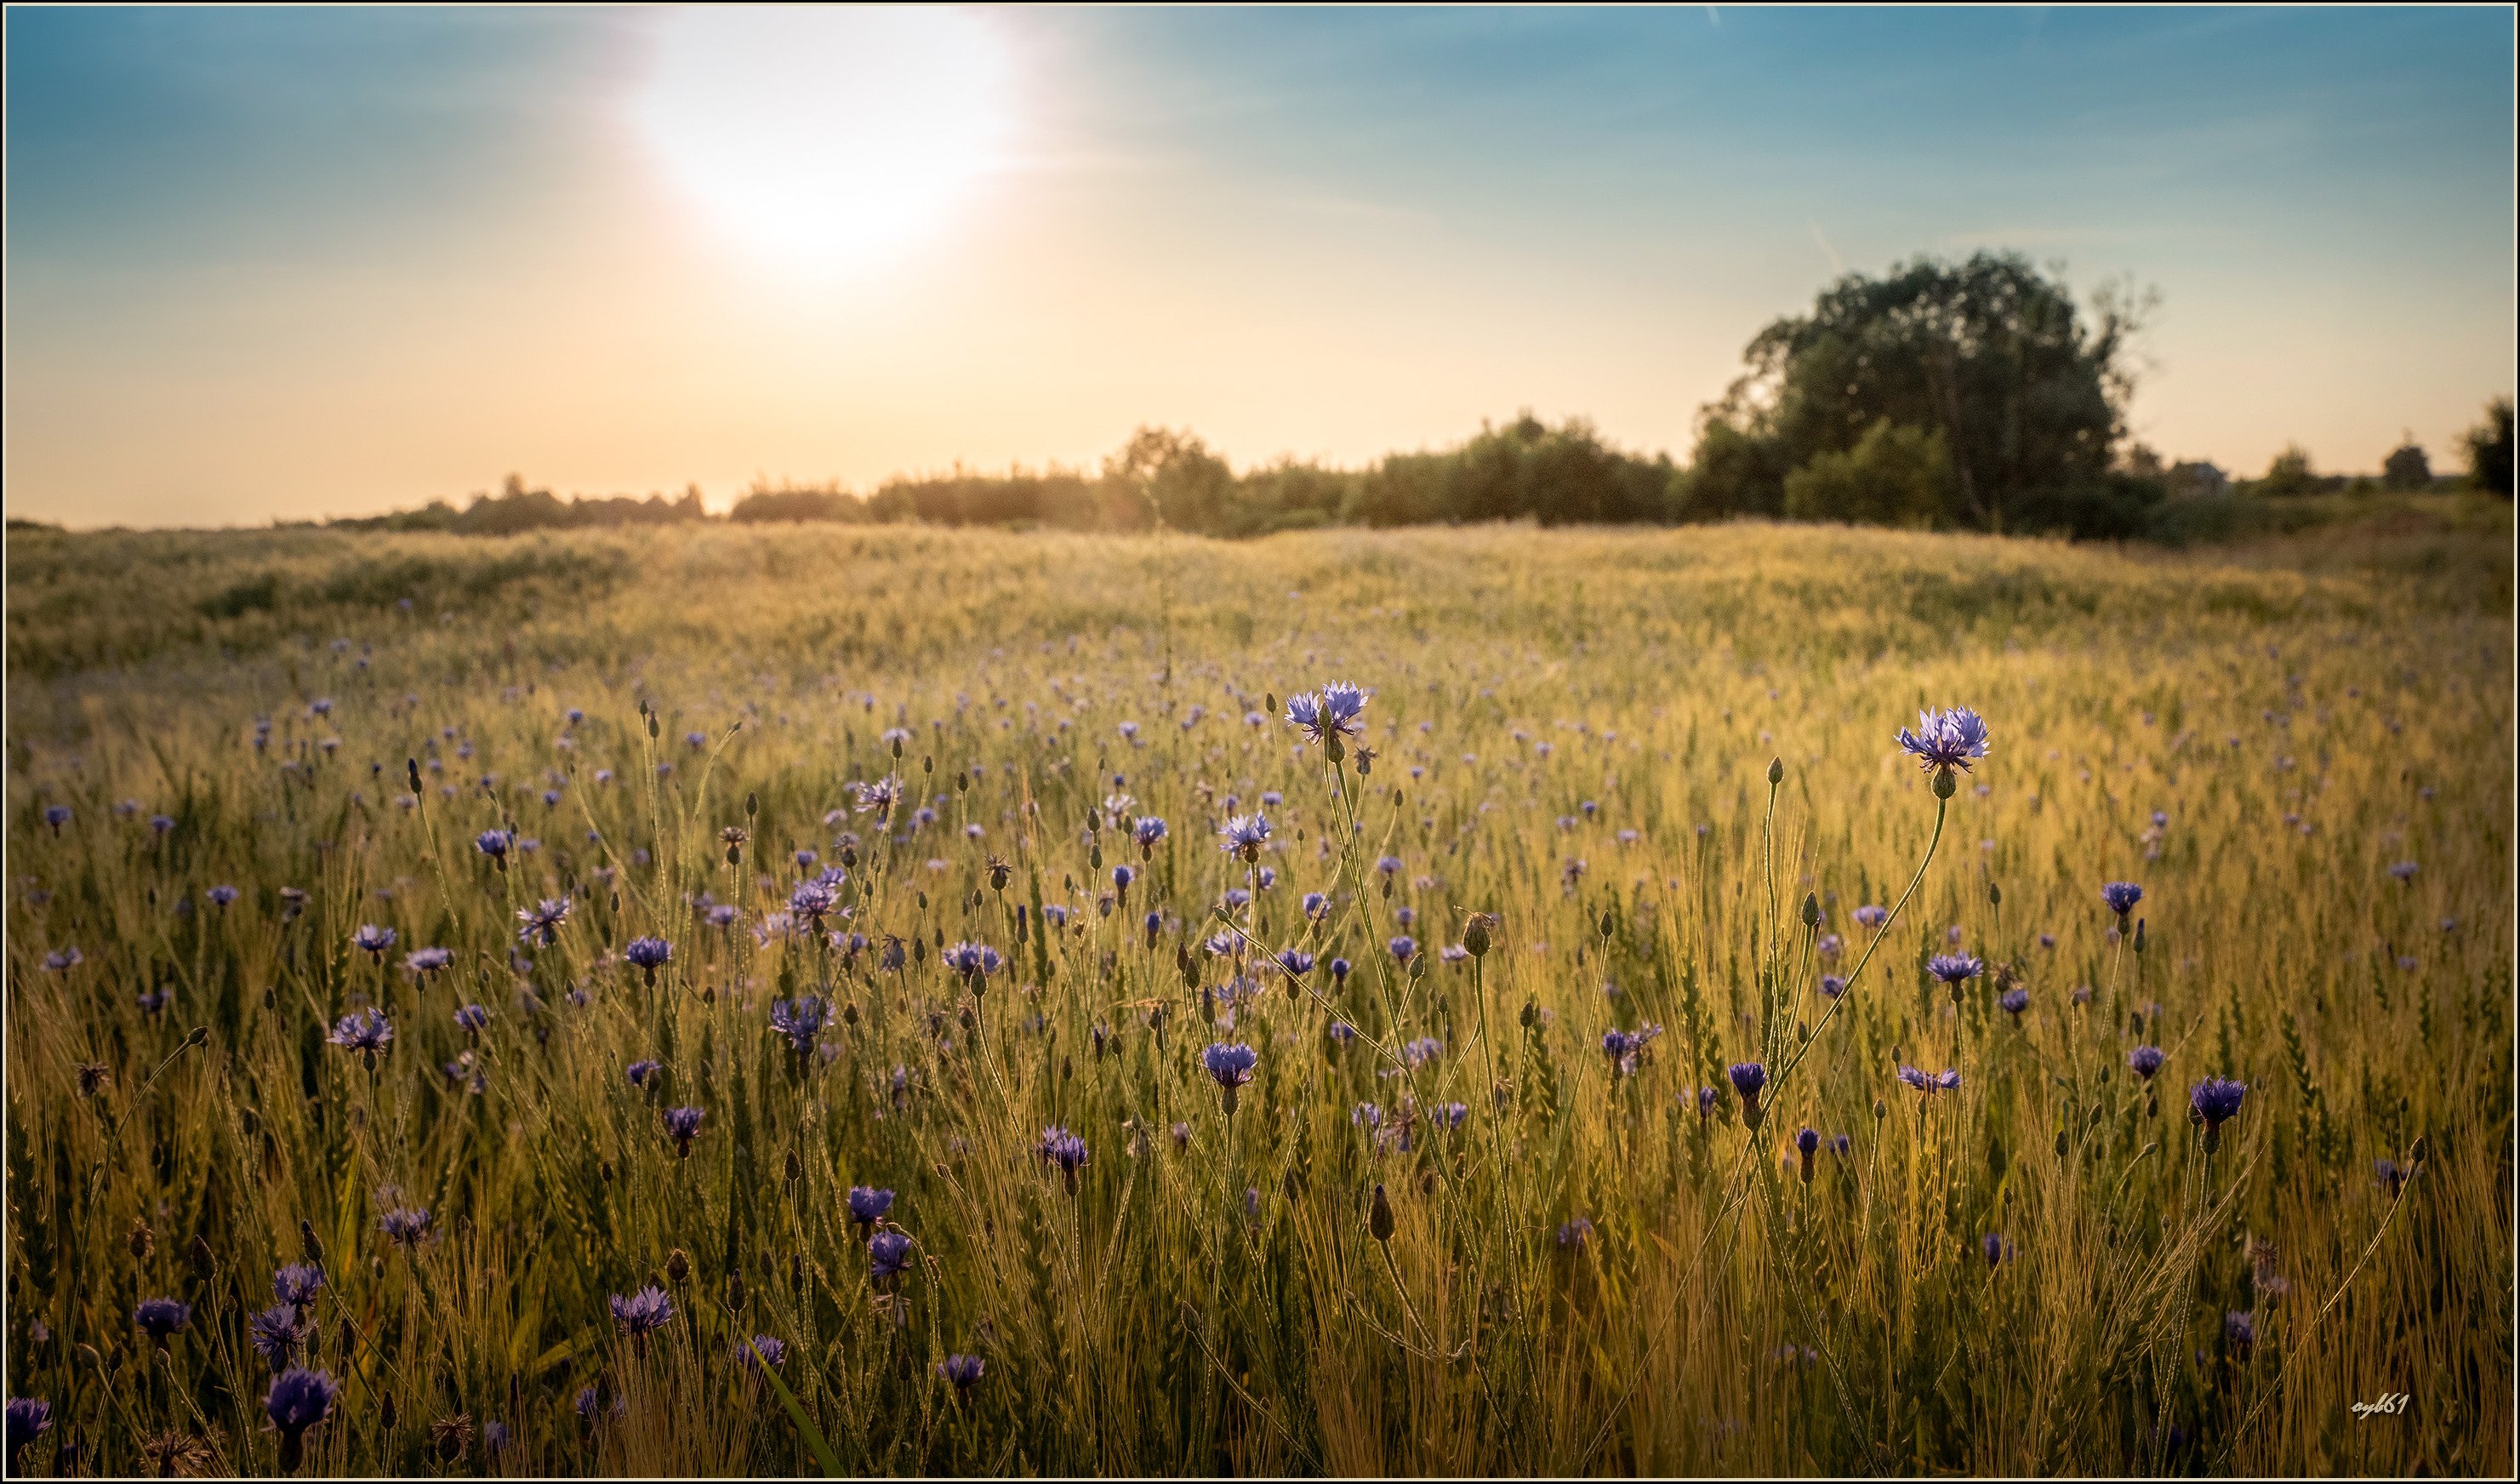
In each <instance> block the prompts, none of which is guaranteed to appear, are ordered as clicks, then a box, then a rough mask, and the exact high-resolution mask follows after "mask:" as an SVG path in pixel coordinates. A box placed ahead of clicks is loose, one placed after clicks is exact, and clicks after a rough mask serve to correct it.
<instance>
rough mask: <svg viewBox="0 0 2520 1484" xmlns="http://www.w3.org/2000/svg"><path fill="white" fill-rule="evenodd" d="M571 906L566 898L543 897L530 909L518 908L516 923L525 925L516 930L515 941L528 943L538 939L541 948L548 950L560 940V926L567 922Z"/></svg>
mask: <svg viewBox="0 0 2520 1484" xmlns="http://www.w3.org/2000/svg"><path fill="white" fill-rule="evenodd" d="M571 905H573V904H572V902H571V900H570V899H569V898H567V897H545V898H543V899H542V900H541V901H540V902H537V903H536V904H534V905H533V906H531V907H519V908H517V922H522V923H523V924H525V925H524V926H522V927H520V928H518V929H517V942H519V943H530V942H532V941H533V940H534V939H535V938H536V937H540V938H541V939H542V943H543V946H544V947H545V948H549V947H550V946H551V945H552V944H554V943H556V942H558V941H559V940H560V939H559V933H560V926H561V924H562V922H567V921H568V910H569V908H570V906H571Z"/></svg>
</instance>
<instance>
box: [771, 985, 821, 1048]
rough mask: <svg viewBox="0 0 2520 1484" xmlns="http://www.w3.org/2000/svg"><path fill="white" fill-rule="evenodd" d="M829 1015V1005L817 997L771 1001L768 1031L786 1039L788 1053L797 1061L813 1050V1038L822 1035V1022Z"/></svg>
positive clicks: (802, 996) (800, 996)
mask: <svg viewBox="0 0 2520 1484" xmlns="http://www.w3.org/2000/svg"><path fill="white" fill-rule="evenodd" d="M831 1013H832V1007H831V1002H829V1001H827V1000H825V999H824V998H823V997H822V996H820V995H798V996H797V997H796V998H795V999H793V1000H774V1001H772V1002H771V1004H770V1028H771V1029H772V1030H775V1031H777V1032H778V1033H779V1034H781V1035H783V1036H786V1037H787V1046H788V1049H789V1050H791V1051H793V1052H795V1053H796V1055H798V1056H800V1057H801V1056H803V1055H804V1054H806V1053H807V1052H810V1051H812V1050H813V1049H814V1038H815V1037H817V1036H820V1035H821V1034H822V1033H823V1022H824V1021H825V1020H826V1019H828V1018H829V1017H830V1015H831Z"/></svg>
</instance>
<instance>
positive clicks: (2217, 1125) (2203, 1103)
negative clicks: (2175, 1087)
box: [2187, 1077, 2249, 1153]
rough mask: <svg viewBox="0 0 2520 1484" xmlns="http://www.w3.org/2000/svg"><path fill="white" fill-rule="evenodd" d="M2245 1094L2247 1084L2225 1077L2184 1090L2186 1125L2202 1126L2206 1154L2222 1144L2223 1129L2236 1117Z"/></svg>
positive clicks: (2213, 1078)
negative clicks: (2195, 1124) (2203, 1126)
mask: <svg viewBox="0 0 2520 1484" xmlns="http://www.w3.org/2000/svg"><path fill="white" fill-rule="evenodd" d="M2248 1092H2249V1085H2248V1084H2247V1083H2245V1082H2235V1081H2233V1080H2232V1079H2230V1078H2228V1077H2208V1078H2206V1079H2205V1080H2204V1081H2202V1082H2199V1083H2197V1084H2196V1085H2195V1086H2194V1087H2191V1088H2189V1089H2188V1090H2187V1121H2188V1122H2190V1123H2201V1124H2203V1125H2205V1148H2206V1150H2207V1152H2209V1153H2210V1152H2211V1151H2212V1150H2213V1149H2214V1147H2216V1146H2217V1145H2219V1144H2220V1143H2221V1142H2222V1137H2223V1125H2224V1124H2225V1123H2226V1122H2228V1120H2230V1119H2232V1118H2235V1117H2238V1116H2239V1112H2240V1100H2241V1099H2242V1098H2245V1097H2247V1096H2248Z"/></svg>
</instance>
